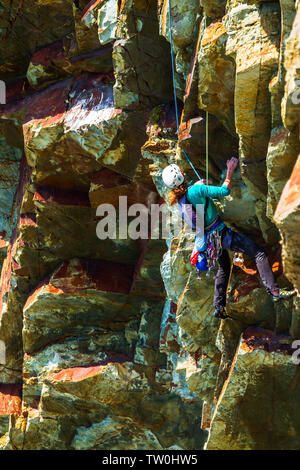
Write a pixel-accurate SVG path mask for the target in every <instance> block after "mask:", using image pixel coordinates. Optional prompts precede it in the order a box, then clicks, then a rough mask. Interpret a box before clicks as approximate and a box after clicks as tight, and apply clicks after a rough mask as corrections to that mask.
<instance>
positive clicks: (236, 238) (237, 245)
mask: <svg viewBox="0 0 300 470" xmlns="http://www.w3.org/2000/svg"><path fill="white" fill-rule="evenodd" d="M237 166H238V159H237V158H235V157H233V158H231V159H230V160H228V161H227V174H226V178H225V181H224V183H223V185H222V186H210V185H207V184H204V182H203V181H197V182H196V183H194V184H193V185H191V186H189V185H188V184H187V180H186V178H185V175H184V173H183V172H182V171H181V169H180V168H179V167H178V166H177V165H175V164H172V165H169V166H167V167H166V168H165V169H164V170H163V173H162V178H163V181H164V183H165V185H166V186H167V187H168V188H171V192H170V194H169V195H168V199H169V203H170V204H171V205H174V204H176V203H179V204H180V203H181V202H182V200H183V199H185V201H187V204H190V205H191V206H192V208H193V210H194V211H196V206H197V204H203V205H204V207H205V213H204V233H205V235H206V236H207V237H208V238H209V240H210V241H211V242H213V243H214V248H215V249H214V250H212V251H214V252H215V253H216V261H217V264H218V272H217V275H216V278H215V290H214V307H215V313H214V316H215V317H216V318H221V319H225V318H228V317H229V315H227V314H226V293H227V287H228V283H229V278H230V271H231V261H230V257H229V253H228V249H230V250H232V251H234V252H239V253H244V254H246V255H248V256H250V257H252V258H254V259H255V262H256V266H257V269H258V272H259V274H260V277H261V279H262V282H263V284H264V286H265V288H266V290H267V292H268V293H269V294H271V295H272V299H273V302H279V301H280V300H282V299H288V298H290V297H292V296H294V295H296V291H295V290H285V289H280V288H279V287H278V285H277V283H276V280H275V277H274V274H273V271H272V268H271V266H270V263H269V261H268V258H267V256H266V253H265V251H264V250H263V249H262V248H261V247H260V246H258V245H257V244H256V243H254V242H253V241H252V240H250V239H249V238H248V237H247V236H245V235H243V234H241V233H238V232H234V231H232V230H231V229H229V228H228V227H226V225H225V224H224V222H223V221H222V219H221V218H220V216H219V215H218V213H217V209H216V207H215V204H214V201H213V199H212V198H219V197H225V196H228V195H229V194H230V192H231V188H232V179H233V174H234V171H235V169H236V168H237Z"/></svg>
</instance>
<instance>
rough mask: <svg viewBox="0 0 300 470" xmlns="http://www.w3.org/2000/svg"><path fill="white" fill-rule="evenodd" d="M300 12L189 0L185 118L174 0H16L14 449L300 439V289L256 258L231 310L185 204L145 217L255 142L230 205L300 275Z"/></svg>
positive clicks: (0, 116)
mask: <svg viewBox="0 0 300 470" xmlns="http://www.w3.org/2000/svg"><path fill="white" fill-rule="evenodd" d="M17 3H18V5H17ZM299 8H300V5H299V2H294V1H292V0H282V1H280V2H261V1H252V0H251V1H250V0H249V1H247V0H230V1H227V2H226V1H224V0H213V1H211V0H210V1H206V0H201V1H200V2H199V1H186V0H181V1H177V2H175V1H173V0H171V12H170V13H171V17H172V30H171V32H172V36H173V46H174V64H175V89H176V94H177V102H178V111H179V124H180V128H179V133H178V134H177V122H176V113H175V111H176V110H175V107H174V97H173V83H172V69H171V55H170V25H169V16H168V15H169V10H168V9H169V1H168V0H159V1H155V0H130V1H126V2H125V1H121V2H119V1H117V0H92V1H87V0H76V1H71V0H68V1H61V0H55V2H53V1H52V2H49V1H48V0H42V1H40V2H39V5H38V6H37V5H35V3H34V2H32V1H22V0H21V1H20V2H8V1H5V0H3V1H1V2H0V12H1V25H0V38H1V41H0V55H1V60H0V80H3V81H5V84H6V104H5V105H0V174H1V178H0V265H1V266H2V269H1V281H0V282H1V285H0V448H1V449H4V450H21V449H24V450H25V449H26V450H37V449H60V450H66V449H74V450H75V449H77V450H87V449H91V450H92V449H93V450H103V449H104V450H111V449H119V450H125V449H155V450H163V449H175V450H176V449H179V450H180V449H185V450H189V449H191V450H195V449H203V448H205V449H207V450H223V449H226V450H227V449H234V450H239V449H243V450H246V449H247V450H248V449H297V448H299V432H300V429H299V426H300V417H299V412H298V408H299V400H300V396H299V392H298V389H297V377H298V367H299V365H298V350H297V347H298V346H297V345H298V343H297V341H296V340H299V339H300V314H299V305H300V301H299V296H297V297H295V298H294V299H291V300H288V301H283V302H281V303H279V304H275V305H274V304H273V302H272V299H271V297H270V296H269V295H268V294H267V293H266V292H265V289H264V288H263V287H262V284H261V280H260V277H259V275H258V273H257V269H256V266H255V263H254V262H253V260H251V259H248V258H247V257H245V260H244V261H245V263H244V266H242V267H238V266H235V265H233V267H232V274H231V278H230V285H229V288H228V313H229V315H230V318H228V319H226V320H224V321H221V322H220V321H219V320H217V319H215V318H214V317H213V315H212V313H213V306H212V296H213V286H214V278H213V275H209V276H206V275H202V276H201V277H202V279H200V278H199V276H197V273H196V271H195V270H194V268H192V267H191V265H190V262H189V256H190V252H191V250H192V246H193V237H192V236H191V234H190V233H189V231H188V230H187V229H186V227H183V228H180V230H179V231H178V230H177V231H176V220H178V217H179V215H178V213H177V212H176V209H174V208H171V207H169V206H167V207H166V206H165V207H164V209H166V208H167V209H168V212H170V213H172V220H171V222H172V223H171V224H170V225H169V229H168V232H167V234H166V236H164V237H159V236H152V238H151V237H150V228H151V226H150V225H148V227H146V229H145V227H143V228H141V227H139V224H138V223H137V222H136V221H134V220H133V219H134V216H135V215H138V211H140V210H141V206H140V205H141V204H143V211H144V212H143V213H144V215H146V220H148V222H149V221H150V219H151V217H150V216H151V207H153V205H154V204H155V205H156V207H157V206H158V205H159V204H162V203H163V201H164V200H167V190H166V188H165V187H164V186H163V184H162V179H161V172H162V170H163V168H164V167H165V166H166V165H167V164H168V163H171V162H176V163H178V164H179V165H180V166H181V167H182V168H183V169H184V171H185V172H186V175H187V179H188V180H189V181H195V175H194V173H193V170H192V169H191V167H190V165H189V163H188V161H187V159H186V158H185V153H186V154H187V155H188V156H189V158H190V160H191V162H192V163H193V165H194V166H195V168H196V170H197V171H198V172H199V174H200V175H201V177H204V176H205V174H206V162H205V152H206V148H207V147H208V152H209V162H208V172H209V180H210V182H212V183H213V184H217V185H218V184H221V183H222V181H223V178H224V175H225V169H226V160H227V159H228V158H229V157H231V156H232V155H236V154H237V153H239V157H240V158H239V159H240V168H239V171H237V172H236V174H235V177H234V181H233V188H232V191H231V195H230V196H228V197H226V198H224V199H223V200H219V201H216V205H217V208H218V211H219V213H220V215H221V216H222V218H223V219H224V221H225V222H226V223H227V225H228V226H230V227H231V228H232V229H234V230H238V231H241V232H243V233H245V234H246V235H248V236H250V237H251V238H252V239H253V240H255V241H256V242H257V243H259V244H261V245H262V246H263V248H264V249H265V251H266V253H267V255H268V257H269V261H270V263H271V266H272V269H273V272H274V274H275V276H276V278H277V281H278V283H279V285H280V287H291V286H294V287H295V288H296V289H297V291H298V293H299V290H300V283H299V275H300V268H299V267H300V254H299V248H298V246H299V235H298V232H299V200H300V195H299V184H300V182H299V174H300V163H299V158H300V157H299V151H300V142H299V122H300V118H299V96H298V95H299V83H300V78H299V76H298V75H299V14H300V10H299ZM207 131H208V141H206V133H207ZM120 198H121V199H120ZM122 198H123V199H122ZM125 199H126V201H127V202H126V204H127V207H129V206H132V205H134V204H135V205H136V206H134V207H135V209H134V210H136V211H135V212H131V213H130V214H129V215H128V216H127V217H125V218H124V214H123V213H122V207H121V204H122V203H121V202H120V201H124V200H125ZM101 204H106V206H105V207H106V208H105V209H103V207H102V209H103V211H102V212H101V211H98V210H97V208H98V206H100V205H101ZM107 205H109V206H107ZM108 207H110V208H111V207H113V223H112V225H109V224H108V225H107V227H106V226H104V224H102V226H99V221H100V217H103V216H104V215H105V214H106V213H105V210H108ZM100 212H101V214H100ZM104 228H105V229H106V231H105V233H106V234H109V235H110V236H100V235H101V234H102V235H103V229H104ZM133 228H135V229H136V230H138V228H140V232H143V230H144V232H143V236H142V237H128V236H127V232H129V233H132V230H133ZM142 229H143V230H142ZM100 231H101V234H100ZM153 233H155V234H156V232H153ZM153 233H152V235H153Z"/></svg>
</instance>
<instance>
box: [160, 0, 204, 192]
mask: <svg viewBox="0 0 300 470" xmlns="http://www.w3.org/2000/svg"><path fill="white" fill-rule="evenodd" d="M168 16H169V28H170V46H171V64H172V79H173V92H174V104H175V115H176V127H177V135H179V129H180V126H179V112H178V103H177V95H176V79H175V63H174V45H173V35H172V17H171V0H169V15H168ZM202 21H203V24H202V28H201V36H200V45H201V41H202V36H203V33H204V30H205V26H206V16H204V18H203V20H202ZM181 150H182V152H183V154H184V156H185V158H186V159H187V161H188V163H189V164H190V166H191V168H192V169H193V170H194V172H195V174H196V176H197V178H198V179H199V180H200V181H203V179H202V178H201V177H200V175H199V173H198V172H197V170H196V168H195V167H194V165H193V163H192V162H191V160H190V159H189V157H188V156H187V153H186V152H185V150H183V149H181ZM206 184H208V112H207V111H206Z"/></svg>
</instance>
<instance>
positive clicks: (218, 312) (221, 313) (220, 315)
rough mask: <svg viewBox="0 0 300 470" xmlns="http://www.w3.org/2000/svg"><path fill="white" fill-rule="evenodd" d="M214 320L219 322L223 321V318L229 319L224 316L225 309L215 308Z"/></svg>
mask: <svg viewBox="0 0 300 470" xmlns="http://www.w3.org/2000/svg"><path fill="white" fill-rule="evenodd" d="M214 317H215V318H221V320H225V318H229V315H226V310H225V307H216V310H215V314H214Z"/></svg>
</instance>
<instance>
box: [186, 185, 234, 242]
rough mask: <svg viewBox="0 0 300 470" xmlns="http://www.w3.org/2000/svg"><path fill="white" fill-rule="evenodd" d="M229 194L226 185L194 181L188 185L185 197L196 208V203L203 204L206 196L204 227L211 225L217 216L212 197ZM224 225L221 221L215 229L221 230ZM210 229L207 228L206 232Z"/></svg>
mask: <svg viewBox="0 0 300 470" xmlns="http://www.w3.org/2000/svg"><path fill="white" fill-rule="evenodd" d="M229 194H230V189H229V188H228V187H227V186H226V185H223V186H207V185H206V184H201V183H195V184H193V185H192V186H190V187H189V189H188V190H187V193H186V198H187V200H188V201H189V202H190V204H192V206H193V207H194V209H196V206H197V204H205V199H206V198H208V206H207V210H206V213H205V221H204V223H205V227H207V226H209V225H211V224H212V223H213V222H214V221H215V220H216V218H217V217H218V212H217V209H216V207H215V205H214V202H213V200H212V198H213V197H225V196H228V195H229ZM224 227H225V224H224V222H222V223H221V224H220V225H219V226H218V228H217V230H218V231H219V230H222V229H223V228H224ZM209 232H210V231H209V230H208V233H209Z"/></svg>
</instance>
